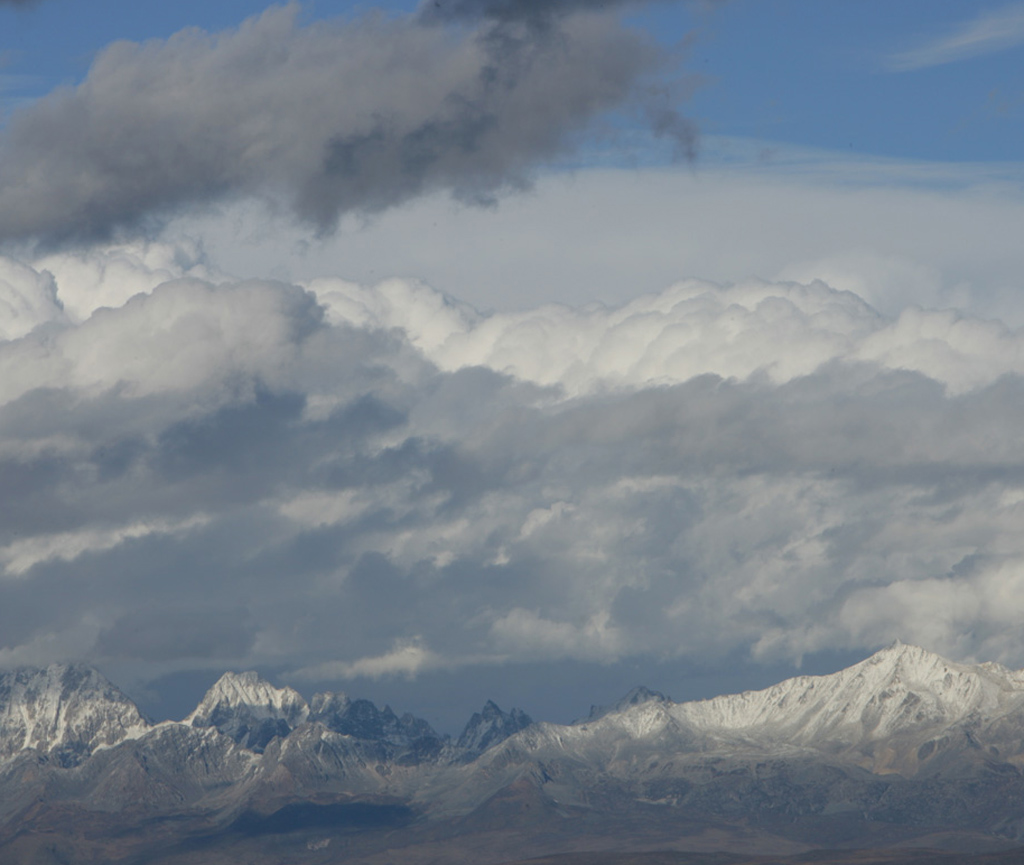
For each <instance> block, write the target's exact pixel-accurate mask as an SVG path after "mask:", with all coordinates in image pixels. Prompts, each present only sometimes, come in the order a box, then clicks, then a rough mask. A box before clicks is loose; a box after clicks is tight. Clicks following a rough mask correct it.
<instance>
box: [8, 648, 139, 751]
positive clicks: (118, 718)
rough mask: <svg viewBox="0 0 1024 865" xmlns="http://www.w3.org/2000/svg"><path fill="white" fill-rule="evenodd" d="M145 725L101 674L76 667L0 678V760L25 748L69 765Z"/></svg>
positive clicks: (56, 667)
mask: <svg viewBox="0 0 1024 865" xmlns="http://www.w3.org/2000/svg"><path fill="white" fill-rule="evenodd" d="M148 726H149V725H148V724H147V723H146V721H145V719H144V718H143V717H142V715H141V714H140V713H139V710H138V709H137V708H136V706H135V704H134V703H133V702H132V701H131V700H129V699H128V697H126V696H125V695H124V694H123V693H121V691H120V690H118V689H117V688H116V687H114V685H112V684H111V683H110V682H109V681H108V680H107V679H106V678H105V677H104V676H103V675H102V674H101V673H99V672H98V671H96V670H94V669H92V668H91V667H86V666H83V665H79V664H51V665H50V666H49V667H47V668H46V669H45V670H27V669H26V670H16V671H14V672H10V673H5V674H3V675H0V760H4V759H7V758H10V757H12V756H14V755H16V754H18V753H20V752H21V751H24V750H26V749H29V748H34V749H36V750H39V751H42V752H44V753H49V754H52V755H55V756H56V758H57V760H58V761H59V762H60V763H61V764H63V765H72V764H74V763H77V762H79V761H80V760H81V759H83V758H85V757H87V756H88V755H89V754H91V753H92V752H93V751H95V750H96V749H98V748H101V747H106V746H111V745H116V744H118V743H119V742H122V741H124V740H125V739H130V738H134V737H136V736H138V735H141V733H143V732H144V731H145V730H147V729H148Z"/></svg>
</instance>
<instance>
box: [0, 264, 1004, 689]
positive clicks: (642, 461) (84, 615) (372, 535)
mask: <svg viewBox="0 0 1024 865" xmlns="http://www.w3.org/2000/svg"><path fill="white" fill-rule="evenodd" d="M90 255H91V257H90V256H86V255H84V254H82V255H81V256H80V257H79V258H77V259H76V258H75V257H74V256H65V257H64V258H63V259H61V260H60V262H59V263H60V264H61V268H60V269H59V272H58V273H57V275H55V276H52V277H47V276H44V275H42V274H40V273H39V272H38V271H37V270H36V269H35V268H33V267H29V266H27V265H20V266H15V265H14V264H13V263H10V262H8V263H6V264H5V267H6V270H5V271H4V272H5V273H7V274H9V276H8V277H6V278H7V279H8V282H9V285H10V292H11V293H12V295H13V293H14V292H17V294H18V296H19V297H20V298H22V300H21V302H20V305H19V304H10V305H9V309H8V308H7V307H5V308H4V312H3V315H4V316H5V317H4V318H3V319H2V320H0V324H2V325H3V327H4V328H5V329H6V331H7V332H8V333H12V334H15V335H14V336H12V337H11V338H8V339H7V340H6V341H4V342H2V343H0V382H2V387H0V405H2V412H0V483H2V484H3V488H4V490H5V496H4V497H3V513H2V514H0V516H2V519H0V568H2V571H0V634H2V635H3V641H4V645H3V647H2V648H0V662H2V663H3V664H4V665H16V664H22V663H32V664H38V663H43V662H47V661H51V660H57V659H61V658H67V657H74V658H86V659H90V660H93V661H95V662H98V663H101V664H104V665H106V666H108V667H109V666H110V665H118V664H121V665H125V664H127V665H134V667H133V669H135V671H136V672H137V673H138V674H139V675H140V676H143V677H148V678H156V677H157V676H160V675H164V674H166V673H169V672H172V671H174V670H184V669H194V668H195V667H196V666H197V665H208V666H210V667H211V668H223V667H228V666H232V667H251V666H264V667H272V668H275V669H278V670H283V671H285V672H286V674H289V675H291V676H292V677H293V679H294V680H295V681H310V680H316V679H319V680H324V679H334V680H346V679H352V678H359V677H386V676H395V675H400V676H413V675H420V674H423V673H426V672H429V671H431V670H439V669H465V668H467V667H471V666H480V665H492V666H500V665H506V664H513V663H531V662H535V661H553V660H559V659H561V660H575V661H580V662H592V663H598V664H606V663H614V662H617V661H621V660H624V659H636V658H659V659H664V658H680V659H694V658H704V659H706V658H709V657H715V656H718V657H722V658H724V657H730V656H732V657H734V656H735V653H737V652H739V653H746V654H747V655H749V656H751V657H754V658H758V659H762V660H766V661H777V660H786V661H796V660H797V659H799V658H800V657H801V656H803V655H804V654H808V653H814V652H819V651H823V650H867V649H869V648H873V647H875V646H878V645H880V644H884V643H885V642H887V641H890V640H892V639H893V638H895V637H900V638H902V639H906V640H910V641H915V642H922V643H925V644H927V645H929V646H930V647H932V648H935V649H938V650H941V651H944V652H948V653H949V654H954V655H956V656H958V657H967V656H971V655H977V656H980V657H984V658H995V659H1000V660H1003V661H1006V662H1009V663H1013V664H1018V665H1019V664H1020V663H1022V662H1024V641H1022V639H1021V636H1020V633H1019V627H1018V623H1019V616H1020V612H1021V602H1020V600H1019V599H1020V598H1021V597H1024V594H1022V592H1021V591H1020V588H1021V581H1022V580H1024V542H1022V540H1021V534H1020V531H1019V526H1020V519H1021V514H1022V508H1024V455H1022V454H1024V452H1022V450H1021V448H1020V430H1021V429H1022V428H1024V412H1022V408H1021V407H1022V406H1024V370H1022V369H1021V361H1020V358H1021V357H1024V352H1022V350H1021V347H1022V340H1024V336H1022V334H1021V333H1020V332H1019V331H1013V330H1010V329H1007V328H1005V327H1002V326H1001V325H998V324H995V323H992V322H987V321H982V320H978V319H973V318H971V317H969V316H966V315H962V314H956V313H952V312H949V311H933V310H922V309H908V310H906V311H905V312H904V313H902V314H901V315H898V316H893V317H890V316H885V315H882V314H880V313H878V312H877V311H876V310H874V309H873V308H872V307H870V306H869V305H868V304H866V303H864V301H863V300H862V299H860V298H859V297H858V296H856V295H854V294H852V293H850V292H841V291H836V290H834V289H832V288H830V287H829V286H827V285H825V284H823V283H812V284H808V285H802V284H797V283H768V282H760V281H748V282H746V283H741V284H738V285H735V286H717V285H714V284H711V283H705V282H698V281H693V280H691V281H686V282H683V283H680V284H678V285H676V286H673V287H671V288H669V289H667V290H665V291H664V292H661V293H659V294H657V295H650V296H647V297H643V298H638V299H637V300H635V301H633V302H631V303H629V304H626V305H623V306H620V307H615V308H606V307H599V306H590V307H586V308H581V309H573V308H569V307H558V306H548V307H544V308H540V309H535V310H531V311H527V312H520V313H514V314H513V313H495V314H482V313H480V312H478V311H476V310H474V309H472V308H471V307H468V306H466V305H465V304H461V303H458V302H457V301H454V300H452V299H450V298H447V297H445V296H444V295H442V294H440V293H438V292H437V291H435V290H433V289H431V288H430V287H428V286H425V285H422V284H419V283H415V282H411V281H408V280H390V281H387V282H384V283H381V284H379V285H373V286H364V285H357V284H353V283H347V282H343V281H341V280H319V281H316V282H312V283H309V284H308V285H305V286H296V285H289V284H286V283H280V282H270V281H265V280H258V281H248V282H231V281H227V282H222V283H221V284H219V285H216V286H215V285H213V284H212V283H211V282H210V281H209V280H207V279H203V278H198V277H197V276H196V275H195V269H196V267H197V265H196V264H195V262H193V261H192V259H191V257H190V255H189V254H183V255H181V256H180V257H177V258H175V257H174V256H172V255H169V254H167V252H166V251H164V252H162V251H161V250H160V249H146V248H140V249H139V250H137V251H136V252H135V254H134V255H133V254H131V250H130V249H128V248H120V249H119V250H108V251H107V252H106V253H104V255H105V256H106V257H105V258H103V256H101V255H100V253H99V252H96V253H94V254H90ZM99 260H106V261H112V260H117V261H118V262H120V266H119V268H118V269H115V268H110V269H109V272H110V273H111V274H112V278H114V279H115V280H116V282H118V283H119V284H132V285H136V286H139V287H140V290H141V292H142V293H139V294H135V295H134V296H132V297H130V298H126V299H124V300H122V301H121V302H119V303H117V304H112V305H109V306H106V307H99V305H98V304H97V306H96V307H94V308H92V309H90V308H88V307H87V306H86V305H85V304H84V302H82V301H81V298H84V297H85V296H86V295H85V294H79V295H78V297H79V298H80V301H79V305H78V306H77V309H76V311H75V312H74V314H71V313H68V312H66V311H65V310H63V309H61V307H60V304H59V302H57V303H55V302H54V298H55V299H56V301H60V298H61V293H62V290H63V289H62V284H63V283H64V282H67V283H68V284H69V285H74V284H76V281H75V278H74V275H75V273H76V271H81V272H82V273H83V274H84V275H83V276H80V277H79V280H78V284H86V283H88V284H90V285H93V288H94V290H95V291H96V293H97V297H100V298H103V297H107V298H110V297H114V296H116V293H117V292H118V291H121V289H120V288H117V286H114V287H111V288H104V284H103V277H102V276H99V277H98V276H97V274H100V273H102V271H101V269H99V268H98V266H97V261H99ZM147 261H148V262H149V263H148V264H147V263H146V262H147ZM174 261H177V262H178V264H177V265H174V264H173V262H174ZM76 262H77V263H76ZM156 264H160V265H163V267H155V266H154V265H156ZM174 267H177V268H178V271H179V272H178V273H171V274H170V275H171V276H174V277H181V278H174V279H170V280H169V281H165V280H163V279H161V276H163V275H166V274H165V271H166V270H173V269H174ZM186 271H189V272H188V273H186ZM155 274H160V275H155ZM54 292H55V293H54ZM20 309H29V310H34V311H35V312H33V313H32V314H33V315H35V316H36V322H37V323H36V325H35V327H34V328H32V329H28V330H26V329H25V328H26V325H25V323H24V318H18V317H17V315H16V311H17V310H20ZM7 318H11V320H12V321H14V322H15V324H14V325H11V324H9V323H8V321H7ZM160 611H167V615H166V617H164V616H163V614H162V613H161V612H160ZM175 634H177V635H178V638H176V637H175ZM289 671H290V673H289Z"/></svg>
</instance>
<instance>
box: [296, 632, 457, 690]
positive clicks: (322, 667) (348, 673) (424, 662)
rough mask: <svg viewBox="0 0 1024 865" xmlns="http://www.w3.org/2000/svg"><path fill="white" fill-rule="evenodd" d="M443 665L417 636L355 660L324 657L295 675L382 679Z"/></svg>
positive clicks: (300, 677) (301, 677)
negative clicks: (389, 648)
mask: <svg viewBox="0 0 1024 865" xmlns="http://www.w3.org/2000/svg"><path fill="white" fill-rule="evenodd" d="M442 666H444V663H443V661H442V659H441V658H439V657H438V656H437V655H435V654H434V653H433V652H431V651H430V650H429V649H427V648H426V647H424V646H423V645H421V644H420V642H419V641H418V640H407V641H403V640H400V641H398V642H396V643H395V645H394V647H393V648H392V649H391V651H389V652H385V653H384V654H383V655H376V656H373V657H368V658H358V659H357V660H355V661H325V662H324V663H322V664H316V665H314V666H311V667H303V668H302V669H299V670H296V671H295V672H294V673H293V674H292V676H293V678H295V679H298V680H305V681H323V680H330V679H358V678H368V679H380V678H384V677H387V676H406V677H407V678H413V677H414V676H416V675H417V674H418V673H421V672H423V671H425V670H428V669H436V668H438V667H442Z"/></svg>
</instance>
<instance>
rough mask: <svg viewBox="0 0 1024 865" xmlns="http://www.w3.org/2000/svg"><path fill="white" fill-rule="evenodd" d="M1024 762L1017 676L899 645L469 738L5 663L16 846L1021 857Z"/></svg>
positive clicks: (469, 857)
mask: <svg viewBox="0 0 1024 865" xmlns="http://www.w3.org/2000/svg"><path fill="white" fill-rule="evenodd" d="M1022 767H1024V671H1014V670H1010V669H1007V668H1005V667H1002V666H1000V665H998V664H994V663H985V664H978V665H967V664H958V663H954V662H951V661H948V660H945V659H943V658H941V657H939V656H938V655H935V654H933V653H930V652H928V651H926V650H924V649H921V648H918V647H915V646H907V645H904V644H901V643H894V644H893V645H891V646H889V647H888V648H886V649H883V650H882V651H880V652H877V653H876V654H874V655H872V656H871V657H869V658H867V659H866V660H864V661H862V662H861V663H859V664H856V665H854V666H852V667H850V668H848V669H845V670H841V671H839V672H837V673H834V674H832V675H828V676H813V677H812V676H802V677H798V678H793V679H789V680H787V681H784V682H781V683H779V684H778V685H775V686H773V687H771V688H768V689H766V690H762V691H749V692H745V693H742V694H736V695H729V696H722V697H716V698H714V699H710V700H703V701H697V702H686V703H675V702H673V701H672V700H670V699H669V698H667V697H666V696H665V695H663V694H661V693H658V692H657V691H651V690H648V689H646V688H637V689H634V690H633V691H632V692H630V693H629V694H627V695H626V696H625V697H624V698H623V699H622V700H620V701H619V702H618V703H616V704H614V705H612V706H608V707H603V708H598V707H595V708H594V709H593V710H592V711H591V712H590V715H589V716H588V717H587V718H585V719H583V720H580V721H578V722H575V723H573V724H569V725H560V724H551V723H544V722H538V723H535V722H533V721H532V719H531V718H530V717H529V716H527V715H526V714H525V713H524V712H522V711H520V710H517V709H512V710H511V711H509V712H505V711H503V710H502V709H501V708H499V707H498V706H497V705H496V704H495V703H493V702H488V703H487V704H486V705H485V706H484V707H483V708H482V710H481V711H480V712H478V713H476V714H474V715H473V717H472V718H471V719H470V720H469V722H468V723H467V725H466V727H465V729H464V730H463V732H462V733H461V735H459V736H458V737H456V738H454V739H453V738H451V737H447V736H442V735H440V734H438V733H437V732H436V731H435V730H434V729H433V728H432V727H431V726H430V724H428V723H427V722H426V721H424V720H422V719H420V718H416V717H415V716H413V715H411V714H404V715H401V716H399V715H397V714H395V713H394V712H393V711H392V710H391V709H390V708H389V707H386V706H385V707H384V708H382V709H381V708H378V707H377V706H375V705H374V704H373V703H372V702H370V701H368V700H360V699H351V698H350V697H348V696H347V695H345V694H340V693H323V694H317V695H315V696H314V697H313V698H312V699H311V700H309V701H308V702H307V701H306V700H305V699H304V698H303V697H302V696H301V695H300V694H299V693H298V692H296V691H294V690H292V689H291V688H277V687H275V686H274V685H272V684H271V683H269V682H268V681H266V680H265V679H263V678H261V677H260V676H259V675H257V674H256V673H253V672H246V673H240V674H238V673H226V674H225V675H224V676H222V677H221V678H220V679H219V680H218V681H217V683H216V684H215V685H214V686H213V687H212V688H211V689H210V690H209V692H208V693H207V694H206V695H205V696H204V697H203V699H202V701H201V702H200V704H199V705H198V706H197V707H196V709H195V710H194V711H193V712H192V713H190V714H189V715H188V716H187V717H186V718H184V719H183V720H182V721H179V722H163V723H151V722H150V721H148V720H147V719H146V718H144V717H143V715H142V713H141V712H140V711H139V710H138V708H137V707H136V706H135V705H134V704H133V703H132V701H131V700H130V699H128V698H127V697H126V696H125V695H124V694H123V693H122V692H121V691H119V690H118V689H117V688H116V687H115V686H114V685H112V684H111V683H110V682H109V681H107V680H106V679H105V678H104V677H103V676H102V675H101V674H100V673H99V672H97V671H96V670H93V669H91V668H88V667H84V666H79V665H53V666H50V667H48V668H46V669H45V670H27V669H26V670H18V671H14V672H10V673H7V674H4V675H2V676H0V861H2V862H15V863H20V862H26V863H29V862H31V863H40V865H46V863H57V862H62V863H100V862H103V863H107V862H124V863H143V862H145V863H149V862H166V863H185V862H188V863H210V865H213V863H229V862H247V863H254V865H260V863H268V865H269V863H275V865H277V863H284V862H293V861H294V862H310V863H321V865H324V863H329V862H359V863H380V865H383V863H385V862H401V863H406V862H408V863H431V862H436V863H441V862H444V863H449V862H475V863H501V862H511V861H517V860H524V859H527V858H530V857H540V856H544V857H549V860H550V861H555V860H557V859H559V857H561V860H562V861H564V862H566V863H569V862H579V863H582V862H584V861H595V862H597V861H601V862H608V863H612V862H613V861H622V862H626V861H629V862H642V861H647V862H650V863H652V865H653V863H655V862H659V861H661V860H660V859H657V858H655V857H665V856H675V857H677V858H675V859H672V860H671V861H672V862H678V863H680V865H681V863H684V862H689V861H693V862H697V861H707V862H711V861H716V862H721V863H727V862H734V861H735V862H739V861H744V862H747V861H750V862H753V861H758V860H757V857H758V856H773V857H775V858H774V859H772V860H771V861H774V862H779V861H784V860H783V859H781V858H779V857H787V856H790V857H791V856H801V855H802V856H805V857H806V856H810V855H812V854H811V851H814V850H824V849H829V850H833V851H840V852H834V854H828V855H834V858H833V859H828V860H826V859H821V858H819V859H817V860H814V861H821V862H824V861H847V860H843V859H842V857H843V856H846V855H853V854H852V853H842V852H841V851H843V850H847V851H849V850H853V849H859V850H862V851H863V850H865V849H867V848H872V849H875V850H876V852H877V850H881V849H884V850H886V851H887V852H885V853H880V852H877V857H883V858H876V859H873V860H866V859H865V860H862V861H878V862H882V861H892V862H896V861H900V862H903V861H907V862H910V861H917V862H924V861H936V862H950V863H952V862H954V861H960V860H959V859H957V858H956V857H958V856H960V857H962V856H969V857H971V861H978V862H981V861H992V862H996V861H1000V862H1001V861H1004V860H1005V861H1006V862H1024V774H1022ZM922 850H924V851H930V852H928V853H927V855H929V856H932V857H933V858H932V859H928V860H924V859H921V858H920V856H921V855H925V854H924V853H922V852H921V851H922ZM711 855H714V856H718V857H719V858H718V859H703V860H700V859H698V858H694V857H699V856H705V857H706V856H711ZM822 855H824V854H822ZM873 855H875V854H873ZM580 856H583V857H584V858H583V859H580V858H579V857H580ZM885 856H889V857H890V858H888V859H886V858H884V857H885ZM550 857H555V859H550ZM573 857H576V858H573ZM586 857H591V858H590V860H587V859H586ZM594 857H599V858H594ZM600 857H604V858H600ZM608 857H612V858H608ZM615 857H619V859H615ZM680 857H682V858H680ZM686 857H690V858H686ZM721 857H725V858H721ZM729 857H733V858H729ZM736 857H740V858H736ZM742 857H747V858H742ZM751 857H753V858H751ZM908 857H918V858H908ZM979 857H988V858H979ZM1013 857H1016V858H1013ZM665 861H666V862H667V861H670V860H667V859H666V860H665ZM765 861H767V860H765ZM807 861H811V860H807ZM849 861H853V860H849ZM965 861H966V860H965Z"/></svg>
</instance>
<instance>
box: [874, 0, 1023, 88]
mask: <svg viewBox="0 0 1024 865" xmlns="http://www.w3.org/2000/svg"><path fill="white" fill-rule="evenodd" d="M1021 43H1024V3H1013V4H1011V5H1009V6H1004V7H1003V8H1002V9H997V10H995V11H989V12H983V13H982V14H981V15H979V16H978V17H977V18H975V19H973V20H972V21H968V22H965V23H963V24H961V25H959V26H958V27H957V28H956V29H955V30H954V31H953V32H952V33H950V34H948V35H946V36H942V37H940V38H938V39H933V40H931V41H929V42H926V43H924V44H922V45H919V46H918V47H916V48H911V49H908V50H906V51H899V52H896V53H894V54H890V55H889V56H888V57H887V58H886V59H885V64H884V65H885V67H886V68H887V69H888V70H890V71H892V72H909V71H911V70H914V69H925V68H927V67H929V66H941V65H943V64H945V63H955V62H956V61H957V60H967V59H968V58H970V57H978V56H980V55H983V54H994V53H996V52H997V51H1005V50H1006V49H1008V48H1013V47H1014V46H1016V45H1020V44H1021Z"/></svg>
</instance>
